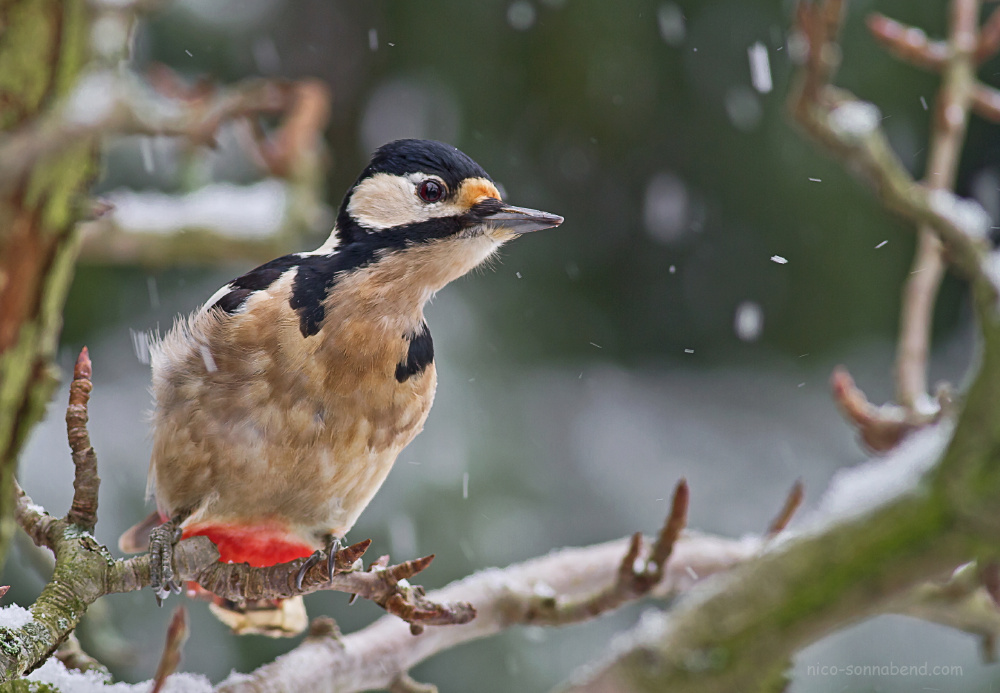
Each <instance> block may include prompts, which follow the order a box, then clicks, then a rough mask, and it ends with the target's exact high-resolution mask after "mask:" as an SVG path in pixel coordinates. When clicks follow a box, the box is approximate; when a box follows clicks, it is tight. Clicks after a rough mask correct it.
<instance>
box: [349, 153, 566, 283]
mask: <svg viewBox="0 0 1000 693" xmlns="http://www.w3.org/2000/svg"><path fill="white" fill-rule="evenodd" d="M562 221H563V218H562V217H560V216H556V215H555V214H548V213H546V212H539V211H537V210H534V209H525V208H522V207H514V206H512V205H508V204H506V203H504V202H503V201H502V200H501V199H500V192H499V191H498V190H497V187H496V185H495V184H494V183H493V180H492V179H491V178H490V176H489V174H487V173H486V171H484V170H483V169H482V167H480V166H479V164H477V163H476V162H475V161H473V160H472V159H470V158H469V157H468V156H466V155H465V154H463V153H462V152H460V151H459V150H458V149H456V148H455V147H452V146H451V145H448V144H444V143H442V142H435V141H433V140H415V139H406V140H396V141H395V142H390V143H389V144H386V145H384V146H382V147H380V148H379V149H378V150H376V152H375V154H374V155H373V156H372V160H371V162H370V163H369V164H368V166H367V168H365V170H364V171H362V173H361V175H360V176H359V177H358V180H357V182H356V183H355V184H354V185H353V186H352V187H351V189H350V190H349V191H348V193H347V195H346V196H345V198H344V202H343V204H342V205H341V208H340V212H339V214H338V217H337V231H336V234H337V240H338V244H339V245H340V246H341V247H342V248H344V247H346V246H349V245H351V244H359V245H361V246H379V247H384V248H385V252H386V253H389V252H393V251H403V252H405V251H407V250H410V249H418V248H421V247H424V248H426V249H427V251H430V252H433V253H436V252H438V251H431V250H430V249H431V248H437V249H438V250H439V251H440V253H441V254H442V257H445V255H447V254H452V255H455V256H456V258H453V259H457V257H460V256H462V255H468V257H467V258H466V259H467V260H468V261H469V262H471V263H472V266H475V265H476V264H479V262H481V261H482V259H484V258H485V257H486V256H488V255H489V254H490V253H492V252H493V251H494V250H495V249H496V248H497V247H499V245H500V244H502V243H504V242H506V241H508V240H510V239H512V238H514V237H516V236H518V235H520V234H523V233H527V232H529V231H538V230H540V229H547V228H551V227H553V226H558V225H559V224H561V223H562ZM484 253H485V254H484ZM424 254H425V255H427V254H429V253H428V252H426V251H425V253H424ZM459 264H465V262H460V263H459ZM456 269H460V268H458V267H456ZM468 269H469V268H466V269H464V270H462V271H461V273H462V274H464V272H465V271H468Z"/></svg>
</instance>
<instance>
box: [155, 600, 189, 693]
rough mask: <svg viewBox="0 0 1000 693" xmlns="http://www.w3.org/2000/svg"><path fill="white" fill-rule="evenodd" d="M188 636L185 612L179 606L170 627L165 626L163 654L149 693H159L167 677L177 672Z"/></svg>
mask: <svg viewBox="0 0 1000 693" xmlns="http://www.w3.org/2000/svg"><path fill="white" fill-rule="evenodd" d="M188 634H189V631H188V621H187V610H186V609H185V608H184V606H183V605H181V606H178V607H177V608H176V609H174V615H173V616H171V618H170V625H169V626H167V638H166V641H165V642H164V643H163V654H161V655H160V663H159V665H158V666H157V667H156V676H154V677H153V688H152V690H151V691H150V693H160V691H162V690H163V687H164V686H165V685H166V684H167V677H168V676H170V675H171V674H172V673H174V672H175V671H177V665H179V664H180V663H181V652H182V651H183V650H184V643H185V642H187V639H188Z"/></svg>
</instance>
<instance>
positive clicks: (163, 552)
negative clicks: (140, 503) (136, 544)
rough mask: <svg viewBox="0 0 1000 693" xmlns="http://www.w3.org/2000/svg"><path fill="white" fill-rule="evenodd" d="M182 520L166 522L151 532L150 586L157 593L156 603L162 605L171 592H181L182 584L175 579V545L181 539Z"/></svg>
mask: <svg viewBox="0 0 1000 693" xmlns="http://www.w3.org/2000/svg"><path fill="white" fill-rule="evenodd" d="M180 538H181V528H180V521H179V520H177V519H176V518H175V519H173V520H169V521H167V522H164V523H163V524H162V525H160V526H159V527H156V528H155V529H153V531H152V532H150V534H149V573H150V586H151V587H152V588H153V591H154V592H155V593H156V603H157V604H159V605H162V603H163V600H164V599H166V598H167V597H168V596H169V595H170V593H171V592H173V593H175V594H180V592H181V585H180V584H179V583H177V582H176V581H175V580H174V566H173V562H174V546H175V545H176V544H177V542H178V541H180Z"/></svg>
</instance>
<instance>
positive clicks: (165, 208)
mask: <svg viewBox="0 0 1000 693" xmlns="http://www.w3.org/2000/svg"><path fill="white" fill-rule="evenodd" d="M149 83H150V85H151V86H152V87H153V88H152V90H150V89H148V88H146V87H145V86H144V85H141V84H138V83H136V81H135V80H134V79H126V80H123V81H122V83H121V85H120V86H121V89H120V90H119V93H120V94H123V95H125V94H127V96H125V97H120V100H119V101H118V106H119V108H118V109H117V110H118V114H117V116H114V118H115V119H116V120H117V127H115V131H116V132H117V133H119V134H121V135H129V134H132V135H139V136H141V137H142V138H143V139H142V140H140V144H139V147H140V151H141V152H142V156H143V161H144V165H146V166H147V167H148V168H150V169H151V168H152V167H153V166H154V153H153V149H152V145H151V144H150V140H149V139H148V138H149V137H150V136H157V135H171V136H177V137H181V138H182V139H181V140H180V142H181V143H182V144H181V147H184V146H185V145H184V144H183V143H186V145H187V147H191V145H194V147H193V148H190V149H189V150H187V151H182V152H181V154H179V156H182V157H184V158H186V159H188V161H187V163H186V166H187V167H189V168H195V169H196V168H198V162H199V161H200V160H201V159H202V158H204V157H208V156H213V155H214V152H215V150H216V149H218V148H227V149H229V150H232V149H236V151H231V152H230V155H231V156H242V157H243V158H245V159H248V160H249V163H250V166H252V168H253V169H254V170H255V171H256V172H257V173H258V174H259V175H263V176H264V177H263V178H261V179H260V180H258V181H256V182H253V183H249V184H236V183H231V182H225V181H207V182H206V181H199V183H200V184H199V185H198V187H196V188H195V189H194V190H190V191H187V192H180V193H176V194H170V193H165V192H159V191H136V190H128V189H119V190H114V191H111V192H109V193H108V194H107V195H105V196H104V198H103V199H105V200H106V201H107V202H108V203H109V205H110V211H109V213H107V214H102V215H100V216H99V217H98V218H96V219H94V220H92V221H89V222H86V223H84V224H83V225H82V228H81V232H82V237H83V248H82V251H81V255H82V258H83V259H84V260H86V261H93V262H124V263H140V264H145V265H158V266H162V265H168V264H170V263H173V262H178V261H186V262H197V263H213V262H218V261H220V260H231V259H233V258H248V259H251V260H261V261H263V260H268V259H271V258H273V257H274V256H275V255H280V254H283V253H285V252H287V250H288V249H289V248H290V247H293V246H294V245H295V242H296V241H297V240H298V239H299V238H301V237H302V236H303V235H305V234H307V233H311V232H318V231H323V232H324V233H325V232H326V231H328V228H327V227H328V226H329V225H330V224H331V215H330V213H329V210H328V209H327V207H326V205H325V203H324V202H323V193H324V191H323V186H324V184H325V177H324V172H325V166H326V161H325V148H324V146H323V140H322V135H323V130H324V129H325V127H326V124H327V122H328V120H329V116H330V112H329V108H330V93H329V89H328V88H327V87H326V86H325V85H324V84H322V83H321V82H319V81H316V80H308V79H307V80H300V81H296V82H285V81H280V80H260V79H252V80H247V81H246V82H243V83H239V84H236V85H232V86H230V87H226V88H218V87H216V86H213V85H211V84H210V83H208V82H205V81H200V82H196V83H195V84H193V85H188V84H186V83H184V82H183V81H181V80H180V78H179V77H177V76H176V75H175V74H174V73H173V72H171V71H170V70H169V68H166V67H164V66H158V67H157V68H155V69H154V70H152V71H151V73H150V76H149ZM264 114H272V115H281V117H282V120H281V123H280V125H279V126H278V127H277V128H276V129H275V130H274V131H273V132H271V133H267V132H265V130H264V129H263V127H262V126H261V125H260V122H259V120H258V117H259V116H261V115H264ZM223 125H226V126H227V127H228V130H226V132H227V134H228V135H229V137H227V138H225V139H222V138H218V137H217V135H218V133H219V131H220V128H222V126H223ZM218 140H221V141H222V142H223V143H224V144H220V143H219V141H218ZM199 145H200V146H199ZM205 146H209V147H212V148H213V149H210V150H206V149H205V148H204V147H205Z"/></svg>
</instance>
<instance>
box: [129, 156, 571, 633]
mask: <svg viewBox="0 0 1000 693" xmlns="http://www.w3.org/2000/svg"><path fill="white" fill-rule="evenodd" d="M562 221H563V218H562V217H560V216H556V215H554V214H548V213H545V212H540V211H537V210H533V209H524V208H521V207H513V206H510V205H508V204H506V203H504V202H503V201H502V200H501V195H500V193H499V191H498V190H497V187H496V185H495V184H494V182H493V180H492V179H491V178H490V176H489V175H487V173H486V172H485V171H484V170H483V169H482V168H481V167H480V166H479V165H478V164H476V163H475V162H474V161H473V160H472V159H471V158H469V157H468V156H466V155H465V154H463V153H462V152H460V151H459V150H458V149H456V148H455V147H453V146H450V145H447V144H444V143H441V142H435V141H430V140H415V139H405V140H397V141H395V142H390V143H389V144H386V145H384V146H382V147H380V148H379V149H378V150H376V152H375V153H374V155H373V156H372V159H371V162H370V163H369V164H368V166H367V167H366V168H365V169H364V171H362V173H361V175H360V176H359V177H358V179H357V182H355V184H354V185H353V186H352V187H351V189H350V190H349V191H348V192H347V194H346V196H345V197H344V200H343V203H342V204H341V206H340V210H339V212H338V215H337V220H336V225H335V227H334V229H333V232H332V233H331V234H330V236H329V238H328V239H327V240H326V242H325V243H323V245H321V246H320V247H319V248H318V249H316V250H313V251H311V252H302V253H294V254H291V255H286V256H284V257H280V258H278V259H276V260H272V261H271V262H268V263H266V264H264V265H261V266H260V267H257V268H256V269H253V270H251V271H249V272H247V273H246V274H244V275H242V276H241V277H238V278H236V279H234V280H232V281H231V282H229V283H228V284H227V285H226V286H224V287H222V288H221V289H220V290H219V291H218V292H216V293H215V294H214V295H213V296H212V297H211V298H209V299H208V301H206V302H205V304H204V306H202V307H201V308H200V309H199V310H197V311H196V312H195V313H193V314H192V315H191V316H189V317H187V318H184V319H179V320H178V321H177V323H176V324H175V325H174V327H173V328H172V329H171V330H170V332H169V333H168V334H167V335H166V336H165V337H164V338H163V339H162V340H160V341H158V342H156V343H155V344H154V345H153V347H152V349H151V356H152V371H153V388H152V389H153V396H154V401H155V406H154V412H153V453H152V459H151V461H150V469H149V489H148V490H147V495H149V493H150V489H152V490H155V498H156V506H157V511H156V512H155V513H154V514H153V515H151V516H150V518H147V520H146V521H144V522H141V523H139V524H138V525H136V526H135V527H133V528H132V529H131V530H129V531H128V532H126V533H125V535H123V537H122V539H121V541H120V542H119V543H120V546H121V547H122V548H123V549H125V550H132V551H135V550H143V549H144V548H145V547H146V546H147V545H148V537H149V534H150V530H151V529H152V528H153V527H155V526H156V525H158V524H160V523H161V522H165V521H172V523H173V524H174V525H176V526H177V527H179V535H180V536H181V537H183V538H187V537H191V536H199V535H204V536H207V537H208V538H209V539H211V540H212V541H213V542H214V543H215V545H216V546H217V547H218V549H219V552H220V560H221V561H228V562H235V563H242V562H246V563H249V564H250V565H252V566H268V565H274V564H277V563H282V562H286V561H290V560H294V559H297V558H305V557H314V556H316V553H315V552H316V551H318V550H319V549H321V548H326V549H327V550H328V551H329V555H330V556H331V559H332V556H333V555H334V553H335V550H336V548H337V547H338V546H339V540H340V539H342V538H343V537H344V535H345V533H346V532H347V531H348V530H350V529H351V527H352V526H353V525H354V523H355V522H356V521H357V519H358V516H359V515H360V514H361V512H362V511H363V510H364V509H365V506H367V505H368V503H369V501H371V499H372V497H373V496H374V495H375V493H376V492H377V491H378V489H379V487H380V486H381V485H382V482H383V481H384V480H385V478H386V475H387V474H388V473H389V470H390V469H391V468H392V465H393V463H394V462H395V460H396V457H397V455H399V452H400V451H401V450H402V449H403V448H404V447H406V445H407V444H409V442H410V441H411V440H413V438H414V437H415V436H416V435H417V434H418V433H419V432H420V431H421V429H422V428H423V426H424V421H425V420H426V418H427V414H428V412H429V411H430V408H431V404H432V403H433V400H434V391H435V387H436V383H437V376H436V373H435V366H434V343H433V341H432V339H431V333H430V329H429V327H428V325H427V322H426V320H425V319H424V306H425V305H426V304H427V302H428V301H429V300H430V299H431V298H432V297H433V296H434V294H435V293H436V292H437V291H438V290H440V289H441V288H442V287H444V286H445V285H446V284H448V282H450V281H452V280H453V279H457V278H458V277H461V276H462V275H464V274H466V273H467V272H468V271H469V270H471V269H473V268H474V267H476V266H478V265H479V264H481V263H482V262H483V261H484V260H486V259H487V258H489V257H490V256H492V255H493V254H494V253H496V252H497V250H498V249H499V248H500V246H501V245H503V244H504V243H505V242H507V241H509V240H511V239H513V238H515V237H517V236H519V235H521V234H523V233H527V232H530V231H537V230H540V229H546V228H551V227H554V226H558V225H559V224H561V223H562ZM165 526H166V525H164V527H165ZM175 538H176V536H175ZM154 580H155V581H160V582H161V584H154V588H157V589H158V590H160V594H163V593H164V588H165V587H169V586H170V584H169V583H170V576H169V575H168V576H167V577H166V578H164V579H163V580H162V581H161V580H160V578H159V573H157V574H156V575H155V576H154ZM212 607H213V612H214V613H216V615H217V616H219V617H220V618H222V619H223V620H224V621H225V622H226V623H227V624H228V625H230V627H232V628H233V629H234V630H235V631H237V632H255V633H265V634H268V635H292V634H295V633H298V632H300V631H301V630H302V629H304V627H305V625H306V616H305V610H304V608H303V607H302V603H301V597H297V598H295V599H290V600H283V601H281V602H269V603H264V604H251V605H246V604H240V605H238V604H234V603H232V602H224V601H223V600H221V599H219V598H215V600H214V603H213V604H212Z"/></svg>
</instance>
